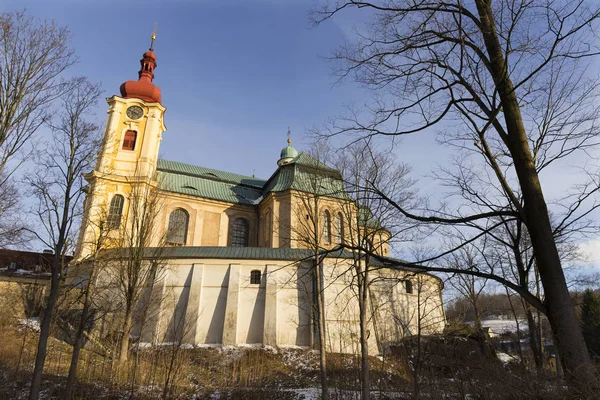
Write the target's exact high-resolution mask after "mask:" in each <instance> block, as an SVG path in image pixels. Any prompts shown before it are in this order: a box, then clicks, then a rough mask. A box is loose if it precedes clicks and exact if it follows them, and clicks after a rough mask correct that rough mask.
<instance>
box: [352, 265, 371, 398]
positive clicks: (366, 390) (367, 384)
mask: <svg viewBox="0 0 600 400" xmlns="http://www.w3.org/2000/svg"><path fill="white" fill-rule="evenodd" d="M356 262H358V263H360V261H359V260H356ZM357 270H358V271H357V272H358V274H357V280H358V308H359V321H360V361H361V363H360V372H361V374H360V383H361V389H362V396H361V398H362V400H369V398H370V393H371V380H370V377H369V345H368V342H367V341H368V338H369V334H368V327H367V322H368V317H367V307H368V304H367V302H368V289H369V287H368V285H369V284H368V272H369V260H368V257H367V258H366V259H365V267H364V272H363V271H361V265H360V264H358V268H357Z"/></svg>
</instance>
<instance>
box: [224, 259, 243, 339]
mask: <svg viewBox="0 0 600 400" xmlns="http://www.w3.org/2000/svg"><path fill="white" fill-rule="evenodd" d="M239 293H240V265H239V264H229V281H228V283H227V303H226V305H225V322H224V324H223V340H222V343H223V346H235V345H236V344H237V323H238V307H239Z"/></svg>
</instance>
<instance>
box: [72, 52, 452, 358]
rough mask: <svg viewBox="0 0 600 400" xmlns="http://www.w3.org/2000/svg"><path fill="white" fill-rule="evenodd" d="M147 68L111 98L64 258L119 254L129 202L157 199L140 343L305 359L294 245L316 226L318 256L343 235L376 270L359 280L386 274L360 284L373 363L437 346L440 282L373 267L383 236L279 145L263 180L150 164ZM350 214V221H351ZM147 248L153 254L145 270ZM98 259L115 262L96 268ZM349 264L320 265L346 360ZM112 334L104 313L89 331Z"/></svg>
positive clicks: (302, 296) (305, 317) (304, 305)
mask: <svg viewBox="0 0 600 400" xmlns="http://www.w3.org/2000/svg"><path fill="white" fill-rule="evenodd" d="M155 68H156V55H155V53H154V52H153V51H152V49H151V50H150V51H148V52H146V53H144V55H143V58H142V60H141V70H140V72H139V80H138V81H128V82H125V83H124V84H123V85H122V86H121V95H120V96H112V97H110V98H109V99H107V102H108V105H109V109H108V119H107V123H106V129H105V132H104V143H103V146H102V149H101V150H100V153H99V155H98V160H97V163H96V166H95V168H94V170H93V171H92V172H90V173H89V174H87V175H86V179H87V181H88V182H89V191H88V195H87V198H86V215H85V217H84V222H83V224H82V228H81V232H80V238H79V243H78V249H77V254H76V259H77V260H79V261H83V264H82V265H85V260H89V258H90V257H91V256H92V255H93V254H94V250H93V249H94V248H95V247H96V246H97V245H98V243H97V242H98V238H99V237H104V236H103V235H105V236H106V237H105V239H103V243H102V246H103V247H120V246H123V243H125V242H124V241H123V240H122V238H123V237H126V236H128V237H132V236H135V233H132V232H131V231H130V230H131V226H132V221H135V220H136V218H139V217H140V212H141V211H140V207H138V203H137V202H139V199H140V197H139V195H136V193H139V192H140V191H145V193H150V192H151V191H152V193H154V194H156V196H158V197H160V199H161V200H160V201H161V206H160V210H159V211H157V212H156V216H155V221H153V228H152V229H153V235H151V237H148V239H147V242H146V245H147V246H148V247H149V249H148V252H147V254H146V257H148V258H152V259H153V260H152V261H153V262H159V263H160V264H161V266H162V267H164V268H161V269H162V273H161V276H160V279H157V280H156V281H155V282H154V283H153V286H152V288H151V289H148V292H149V293H150V292H151V295H148V296H146V297H145V301H141V302H140V304H142V303H143V304H149V306H148V307H149V308H148V310H150V311H148V312H140V311H139V310H138V311H137V312H136V314H135V317H136V320H135V321H134V323H135V324H136V325H137V326H136V330H135V332H136V333H137V334H138V335H139V336H140V340H141V341H144V342H165V341H166V342H172V341H181V342H183V343H190V344H195V345H240V344H257V345H270V346H305V347H311V346H314V345H315V337H316V334H315V332H316V324H314V323H313V320H314V318H313V317H314V316H315V307H313V304H314V302H313V300H314V297H315V291H314V287H315V284H314V277H315V274H314V273H313V272H314V269H313V265H314V254H315V250H314V246H312V245H310V244H309V242H310V241H309V240H307V238H306V235H307V234H308V233H309V232H308V231H307V222H306V221H309V220H310V221H313V220H316V221H318V225H317V227H318V228H317V229H318V230H319V231H318V232H317V235H316V236H315V235H313V237H315V238H316V239H315V240H316V241H318V247H319V249H320V250H321V251H327V250H331V249H335V248H338V247H340V245H341V244H343V243H345V242H349V241H351V240H352V235H353V234H354V233H353V232H358V231H361V232H363V233H364V232H369V234H372V238H373V240H372V241H373V245H374V247H375V249H376V253H377V254H378V255H379V256H380V257H379V258H377V257H372V258H371V262H370V263H371V266H372V267H377V268H379V267H382V266H384V264H385V265H386V266H388V267H389V268H384V269H377V270H376V271H375V272H372V274H371V277H372V278H373V279H374V278H375V277H377V278H378V279H376V283H374V284H373V285H372V286H371V289H370V300H371V301H370V309H371V313H370V321H369V324H370V325H369V326H370V329H369V341H370V346H371V348H372V352H373V354H374V353H377V352H378V349H381V346H382V345H384V344H385V343H389V342H394V341H397V340H399V339H400V338H401V337H402V336H404V335H407V334H414V333H416V332H417V331H418V330H421V331H422V332H424V333H434V332H441V330H442V329H443V327H444V313H443V307H442V299H441V289H442V282H441V280H440V279H438V278H437V277H435V276H432V275H427V274H419V273H417V272H416V271H413V270H411V269H410V268H403V267H401V266H399V264H398V263H394V262H393V261H391V259H389V258H387V257H386V256H387V254H388V244H387V241H386V240H387V238H388V237H389V233H388V232H387V231H386V230H385V229H383V228H381V227H380V226H379V225H378V223H377V221H376V220H375V219H374V218H373V217H372V215H370V212H369V211H368V210H365V209H357V208H356V206H355V205H354V203H353V202H352V200H351V199H350V198H349V197H348V196H347V195H346V194H345V193H344V190H343V185H342V181H341V175H340V173H339V172H338V171H336V170H334V169H332V168H330V167H328V166H326V165H324V164H322V163H320V162H319V161H317V160H316V159H314V158H313V157H311V156H309V155H308V154H306V153H298V152H297V151H296V149H294V148H293V147H292V145H291V141H290V140H288V144H287V146H286V147H284V148H283V150H282V151H281V154H280V157H279V160H275V158H274V160H273V163H274V166H275V161H277V169H276V170H275V172H274V173H273V174H272V175H271V177H270V178H269V179H267V180H263V179H258V178H255V177H253V176H245V175H238V174H234V173H230V172H224V171H218V170H214V169H210V168H205V167H200V166H194V165H188V164H183V163H180V162H175V161H166V160H159V159H158V153H159V145H160V142H161V140H162V139H163V133H165V131H166V127H165V123H164V116H165V110H166V108H165V107H164V106H163V105H162V102H161V96H160V90H159V88H158V87H156V86H155V85H154V84H153V83H152V80H153V78H154V69H155ZM165 139H166V140H168V134H167V135H166V136H165ZM265 157H269V155H268V154H265ZM315 182H318V185H317V186H315V185H314V183H315ZM316 197H318V205H317V208H318V211H316V210H315V209H314V208H313V209H312V210H313V214H318V215H309V211H310V207H309V203H310V204H311V205H312V204H317V203H315V202H314V201H312V200H314V198H316ZM307 199H311V201H310V202H307ZM353 207H354V208H353ZM357 213H358V214H361V215H362V216H360V217H359V218H354V217H355V216H356V215H357ZM143 218H146V217H142V219H143ZM352 221H359V223H358V225H359V226H357V227H354V226H353V222H352ZM313 229H314V224H313ZM309 230H310V229H309ZM101 232H102V233H101ZM308 236H310V234H309V235H308ZM153 248H154V249H155V248H160V249H161V250H160V252H155V253H154V255H153V256H152V257H150V256H149V254H151V252H152V249H153ZM111 251H112V252H113V254H116V253H118V250H109V251H107V252H105V254H109V253H110V252H111ZM355 258H356V254H353V253H351V252H348V251H339V250H336V251H334V252H333V253H332V254H329V255H328V256H327V257H326V258H324V260H323V265H324V277H323V278H324V282H325V284H324V288H325V289H324V302H325V314H326V322H327V338H328V343H327V344H328V347H329V349H330V350H331V351H336V352H357V351H358V349H359V347H358V340H357V339H358V337H359V335H358V303H357V300H356V295H355V292H356V288H355V287H354V286H353V284H355V282H356V280H355V276H354V268H353V267H352V266H353V262H354V259H355ZM88 262H89V261H88ZM98 281H99V282H100V283H102V284H103V285H104V287H110V286H111V285H116V283H115V282H112V283H111V278H110V276H109V274H108V273H104V272H100V276H99V278H98ZM100 286H102V285H100V284H99V287H100ZM111 298H112V299H113V300H114V299H116V298H117V296H112V297H111ZM107 299H109V297H107ZM148 299H150V300H148ZM115 301H116V300H115ZM142 307H143V306H142V305H138V308H139V309H140V310H141V308H142ZM140 315H144V316H145V320H144V321H141V320H139V317H140ZM118 321H119V315H118V313H113V314H112V315H110V316H109V317H107V318H106V319H105V320H104V322H103V329H104V330H105V331H106V330H109V329H115V327H117V326H118V324H119V323H120V322H118Z"/></svg>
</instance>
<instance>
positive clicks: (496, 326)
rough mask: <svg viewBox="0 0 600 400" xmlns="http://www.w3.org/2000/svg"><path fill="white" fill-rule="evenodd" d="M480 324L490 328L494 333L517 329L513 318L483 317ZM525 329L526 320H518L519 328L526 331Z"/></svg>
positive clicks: (526, 327) (498, 333)
mask: <svg viewBox="0 0 600 400" xmlns="http://www.w3.org/2000/svg"><path fill="white" fill-rule="evenodd" d="M481 326H483V327H484V328H486V327H490V328H492V332H494V334H496V335H500V334H502V333H508V332H516V331H517V322H516V321H515V320H514V319H484V320H482V321H481ZM527 329H528V326H527V321H526V320H520V321H519V330H521V331H526V330H527Z"/></svg>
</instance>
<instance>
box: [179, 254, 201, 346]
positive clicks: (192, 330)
mask: <svg viewBox="0 0 600 400" xmlns="http://www.w3.org/2000/svg"><path fill="white" fill-rule="evenodd" d="M190 273H191V274H192V279H191V282H190V292H189V293H190V294H189V297H188V301H187V306H186V309H185V324H184V326H185V331H184V333H183V342H184V343H191V344H198V343H200V341H199V338H198V335H199V333H200V332H199V331H200V330H199V329H198V322H199V320H200V312H201V308H200V307H201V304H202V279H203V277H204V264H193V265H192V268H191V271H190Z"/></svg>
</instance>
